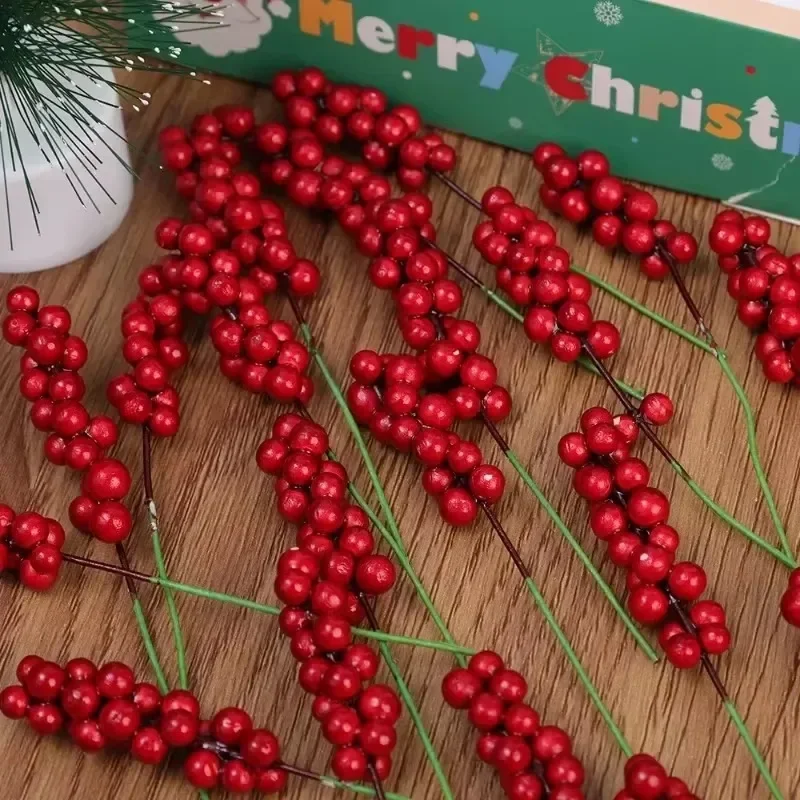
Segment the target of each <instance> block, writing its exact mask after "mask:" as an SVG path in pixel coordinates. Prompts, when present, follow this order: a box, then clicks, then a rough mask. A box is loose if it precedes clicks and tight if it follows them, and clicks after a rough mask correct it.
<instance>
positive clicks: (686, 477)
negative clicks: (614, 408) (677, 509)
mask: <svg viewBox="0 0 800 800" xmlns="http://www.w3.org/2000/svg"><path fill="white" fill-rule="evenodd" d="M583 351H584V353H586V355H587V356H588V357H589V358H590V359H591V360H592V361H593V362H594V364H595V366H596V367H597V369H598V371H599V372H600V374H601V376H602V377H603V379H604V380H605V381H606V383H607V384H608V385H609V387H610V388H611V390H612V391H613V392H614V394H615V395H616V396H617V398H618V400H619V401H620V403H622V405H623V406H624V407H625V410H626V411H627V412H628V413H629V414H631V415H632V416H634V417H635V418H636V420H637V422H639V425H640V427H641V429H642V431H643V432H644V434H645V436H646V437H647V438H648V439H649V440H650V441H651V442H652V443H653V446H654V447H655V448H656V450H658V452H659V453H661V455H662V456H663V457H664V458H665V459H666V460H667V462H668V463H669V465H670V466H671V467H672V468H673V469H674V470H675V472H676V473H677V474H678V475H679V476H680V478H681V480H683V481H684V483H686V485H687V486H688V487H689V488H690V489H691V490H692V492H694V494H695V495H697V497H699V498H700V499H701V500H702V501H703V503H705V504H706V505H707V506H708V507H709V508H710V509H711V510H712V511H713V512H714V513H715V514H716V515H717V516H718V517H719V518H720V519H722V520H724V521H725V522H727V523H728V524H729V525H730V526H731V527H732V528H735V529H736V530H737V531H739V532H740V533H741V534H742V535H743V536H745V537H746V538H747V539H749V540H750V541H751V542H753V544H757V545H758V546H759V547H760V548H762V549H763V550H766V551H767V552H768V553H769V554H770V555H771V556H772V557H773V558H776V559H777V560H778V561H780V562H781V563H783V564H785V565H786V566H787V567H789V568H794V567H795V560H794V558H792V557H791V556H787V555H786V553H784V552H782V551H781V550H779V549H778V548H777V547H774V546H773V545H771V544H770V543H769V542H768V541H766V539H763V538H762V537H761V536H759V535H758V534H757V533H755V531H752V530H751V529H750V528H748V527H747V526H746V525H743V524H742V523H741V522H739V521H738V520H737V519H736V518H735V517H733V516H731V514H729V513H728V512H727V511H725V509H724V508H722V506H720V505H718V504H717V503H716V502H715V501H714V500H712V498H711V497H710V496H709V495H708V494H706V492H705V491H704V490H703V489H702V488H701V487H700V486H699V485H698V484H697V482H696V481H695V480H694V478H692V476H691V475H690V474H689V473H688V472H687V471H686V468H685V467H684V466H683V465H682V464H681V463H680V461H678V459H677V458H675V456H673V455H672V453H671V452H670V451H669V449H668V448H667V447H666V446H665V445H664V444H663V443H662V441H661V439H659V437H658V434H656V432H655V431H654V430H653V429H652V428H651V427H650V425H649V424H648V423H647V421H646V420H644V419H643V418H642V416H641V414H639V410H638V409H637V408H636V407H635V406H634V405H633V404H632V403H631V402H630V400H629V399H628V397H627V396H626V395H625V393H624V392H622V391H620V390H619V387H618V386H617V384H616V383H615V382H614V378H613V377H612V375H611V373H610V372H609V371H608V369H606V367H605V365H604V364H603V362H602V361H601V360H600V359H599V358H597V356H595V354H594V353H593V352H592V350H591V348H590V347H587V346H586V344H585V343H584V345H583ZM762 474H763V472H762Z"/></svg>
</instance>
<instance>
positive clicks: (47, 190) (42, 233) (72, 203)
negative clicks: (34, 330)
mask: <svg viewBox="0 0 800 800" xmlns="http://www.w3.org/2000/svg"><path fill="white" fill-rule="evenodd" d="M98 71H99V72H100V73H101V74H102V75H103V77H104V78H105V77H108V79H109V80H111V79H112V78H113V76H112V73H111V70H98ZM73 77H74V79H75V82H76V83H77V84H78V86H79V87H80V89H82V90H84V91H85V92H86V93H87V94H89V95H90V96H91V97H94V98H96V100H92V101H86V100H84V101H82V102H83V103H84V104H85V105H86V107H87V108H88V109H90V110H91V112H92V113H93V114H94V115H95V116H96V117H97V118H98V119H99V120H100V122H97V123H95V129H94V130H90V131H88V132H87V130H86V126H85V125H81V124H79V123H77V122H76V121H75V120H74V119H73V118H71V117H70V116H68V115H66V114H65V113H64V112H61V111H57V112H54V113H56V114H57V115H58V120H59V121H60V123H57V124H56V127H57V125H58V124H61V125H64V126H66V127H68V128H69V130H70V131H71V132H72V134H73V136H74V139H75V140H77V141H78V142H79V144H75V143H74V142H71V141H70V139H69V138H67V137H65V139H66V141H65V142H62V143H61V147H60V149H59V157H60V159H61V160H60V163H59V160H58V158H57V157H55V155H54V152H53V148H52V146H50V145H48V144H46V141H45V140H42V139H41V137H40V141H43V144H42V146H41V147H40V146H39V145H38V144H37V143H36V141H35V140H34V137H33V136H32V134H31V133H30V132H29V131H28V130H27V128H26V127H25V125H24V123H23V122H22V120H21V119H20V118H19V114H18V112H17V111H16V109H15V108H14V107H13V104H12V107H11V114H12V118H13V119H14V123H15V130H16V133H17V137H18V139H19V144H20V147H21V149H22V161H23V163H24V164H25V170H26V172H27V179H28V181H30V184H31V188H32V191H33V195H34V197H35V198H36V203H37V204H38V207H39V213H38V214H37V215H35V216H34V212H33V209H32V208H31V201H30V198H29V195H28V188H27V186H26V184H25V173H23V171H22V169H21V166H20V159H19V157H18V156H17V153H16V149H15V150H14V151H13V156H12V149H11V147H12V145H11V142H10V141H9V137H8V132H7V130H6V129H5V127H4V126H2V125H0V148H1V149H2V155H3V156H4V159H5V166H6V176H7V181H8V201H9V203H8V207H10V220H9V215H8V213H7V211H6V209H7V205H6V197H5V192H6V188H5V185H4V181H3V175H2V166H1V165H0V272H37V271H39V270H45V269H51V268H53V267H58V266H61V265H63V264H68V263H69V262H70V261H74V260H75V259H76V258H81V257H82V256H85V255H86V254H87V253H90V252H91V251H92V250H94V249H95V248H96V247H98V246H99V245H101V244H102V243H103V242H105V241H106V239H108V237H109V236H111V234H112V233H114V231H116V229H117V228H118V227H119V225H120V223H121V222H122V220H123V218H124V217H125V214H126V213H127V211H128V208H129V207H130V203H131V200H132V198H133V176H132V174H131V173H130V172H129V170H128V169H126V166H127V165H129V164H130V154H129V151H128V144H127V142H126V141H125V128H124V125H123V120H122V111H121V109H120V108H118V103H119V100H118V98H117V95H116V93H115V92H114V91H113V90H112V89H110V88H109V87H108V86H106V85H105V84H100V85H99V86H97V85H95V84H94V83H92V82H90V81H88V80H87V79H86V78H85V77H82V76H78V75H74V76H73ZM4 80H5V79H4V77H3V74H2V73H0V83H2V82H3V81H4ZM5 96H6V97H8V96H9V93H8V92H6V93H5ZM51 107H52V106H51ZM47 129H48V131H49V132H50V133H51V135H52V131H53V126H52V124H51V125H50V126H47ZM70 148H71V149H70ZM14 162H15V163H14ZM14 167H15V168H14ZM9 221H10V225H11V236H9ZM37 222H38V226H39V231H37V228H36V225H37Z"/></svg>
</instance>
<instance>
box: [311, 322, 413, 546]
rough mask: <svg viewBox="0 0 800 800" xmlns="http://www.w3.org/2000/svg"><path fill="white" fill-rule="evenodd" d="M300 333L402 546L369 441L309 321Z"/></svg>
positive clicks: (395, 540)
mask: <svg viewBox="0 0 800 800" xmlns="http://www.w3.org/2000/svg"><path fill="white" fill-rule="evenodd" d="M300 333H301V335H302V336H303V338H304V339H305V341H306V346H307V347H308V349H309V351H310V352H311V355H312V357H313V359H314V361H315V363H316V364H317V366H318V367H319V370H320V372H321V373H322V376H323V378H324V379H325V383H326V384H327V385H328V388H329V389H330V391H331V393H332V394H333V396H334V398H335V400H336V405H338V406H339V410H340V411H341V412H342V415H343V416H344V419H345V422H346V423H347V427H348V428H349V429H350V433H351V434H352V435H353V439H354V440H355V443H356V447H358V451H359V453H360V454H361V460H362V461H363V462H364V467H365V468H366V470H367V472H368V473H369V479H370V482H371V483H372V487H373V489H374V490H375V494H376V495H377V497H378V505H380V507H381V511H383V514H384V517H385V519H386V524H387V525H388V527H389V535H390V538H391V540H393V541H394V543H395V544H396V545H397V547H398V548H399V547H401V545H400V529H399V527H398V525H397V520H396V519H395V517H394V514H393V513H392V509H391V507H390V506H389V500H388V499H387V498H386V492H385V491H384V490H383V484H382V483H381V479H380V477H379V476H378V470H377V469H376V468H375V462H374V461H373V460H372V456H370V454H369V450H368V449H367V443H366V442H365V441H364V437H363V436H362V435H361V429H360V428H359V427H358V423H357V422H356V420H355V417H354V416H353V414H352V412H351V411H350V407H349V406H348V405H347V400H346V399H345V396H344V394H343V393H342V390H341V388H340V387H339V384H338V383H337V382H336V379H335V378H334V377H333V374H332V373H331V371H330V370H329V369H328V365H327V364H326V363H325V359H324V358H323V357H322V354H321V353H320V352H319V350H318V349H317V347H316V344H315V343H314V336H313V334H312V333H311V329H310V328H309V327H308V324H307V323H305V322H303V323H301V324H300Z"/></svg>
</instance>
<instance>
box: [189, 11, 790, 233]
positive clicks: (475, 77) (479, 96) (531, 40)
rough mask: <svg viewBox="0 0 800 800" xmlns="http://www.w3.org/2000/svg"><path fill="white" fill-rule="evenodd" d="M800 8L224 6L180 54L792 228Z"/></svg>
mask: <svg viewBox="0 0 800 800" xmlns="http://www.w3.org/2000/svg"><path fill="white" fill-rule="evenodd" d="M197 2H198V5H200V4H201V2H204V0H197ZM675 6H681V7H682V8H676V7H675ZM798 6H800V2H798V0H737V2H736V3H733V4H731V3H728V2H724V0H691V1H690V0H660V1H659V2H645V0H560V2H557V3H550V2H547V3H546V2H534V3H532V2H530V0H504V2H502V3H500V2H497V0H448V2H431V0H404V2H397V1H396V0H224V3H223V4H222V6H221V8H222V14H223V15H224V23H225V24H224V26H223V27H215V26H198V28H197V29H196V30H194V31H192V32H187V33H185V34H182V35H181V39H182V41H177V40H176V45H178V46H179V47H180V48H181V52H180V55H179V57H180V58H181V59H183V60H184V61H187V62H189V63H191V64H194V65H196V66H197V67H198V68H200V69H203V70H207V71H213V72H219V73H224V74H228V75H235V76H239V77H242V78H246V79H248V80H252V81H255V82H258V83H267V82H268V81H269V80H270V77H271V76H272V74H273V73H274V72H275V71H276V70H279V69H285V68H295V67H300V66H305V65H310V64H314V65H318V66H320V67H321V68H322V69H324V70H325V71H326V72H328V73H329V74H330V75H331V77H333V78H335V79H337V80H345V81H352V82H358V83H368V84H373V85H376V86H378V87H380V88H381V89H383V90H385V91H386V92H387V93H388V94H389V96H390V97H391V99H392V100H393V101H394V102H398V103H399V102H408V103H413V104H414V105H416V106H417V107H418V108H419V109H420V111H421V112H422V115H423V117H424V119H425V120H426V121H428V122H429V123H431V124H432V125H436V126H440V127H443V128H448V129H451V130H456V131H460V132H463V133H466V134H468V135H470V136H474V137H476V138H479V139H486V140H488V141H492V142H497V143H499V144H502V145H506V146H508V147H512V148H517V149H520V150H531V149H532V148H533V147H534V146H535V145H536V144H537V143H538V142H540V141H542V140H543V139H549V140H554V141H557V142H559V143H560V144H562V145H563V146H564V147H566V148H567V149H568V150H569V151H577V150H580V149H584V148H587V147H595V148H598V149H600V150H602V151H604V152H605V153H607V154H608V155H609V157H610V158H611V161H612V164H613V167H614V169H615V171H616V172H618V173H619V174H622V175H625V176H627V177H629V178H632V179H637V180H641V181H644V182H647V183H653V184H657V185H662V186H667V187H670V188H673V189H678V190H681V191H685V192H690V193H694V194H700V195H706V196H709V197H713V198H717V199H720V200H723V201H725V202H727V203H730V204H735V205H741V206H744V207H749V208H754V209H759V210H762V211H765V212H768V213H771V214H774V215H780V216H784V217H789V218H793V219H797V218H800V159H798V155H800V90H799V89H800V72H798V69H797V63H798V60H799V58H800V40H798V38H795V36H800V8H798ZM690 8H691V9H692V10H691V11H690V10H687V9H690ZM763 28H766V29H763ZM777 30H781V31H783V32H784V33H786V32H787V31H788V32H790V33H791V34H793V35H781V34H778V33H776V32H775V31H777Z"/></svg>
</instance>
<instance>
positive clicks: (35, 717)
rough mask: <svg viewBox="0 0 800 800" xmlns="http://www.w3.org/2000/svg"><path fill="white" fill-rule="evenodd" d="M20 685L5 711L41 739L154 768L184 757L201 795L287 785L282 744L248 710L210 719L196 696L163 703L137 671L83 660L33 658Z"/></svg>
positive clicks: (6, 696) (173, 695) (4, 697)
mask: <svg viewBox="0 0 800 800" xmlns="http://www.w3.org/2000/svg"><path fill="white" fill-rule="evenodd" d="M17 680H18V681H19V684H17V685H14V686H9V687H7V688H5V689H4V690H3V691H2V693H0V712H2V713H3V714H4V715H5V716H6V717H8V718H10V719H27V721H28V724H29V725H30V726H31V728H33V730H34V731H35V732H36V733H38V734H39V735H40V736H53V735H55V734H57V733H60V732H61V731H66V733H67V735H68V736H69V737H70V739H71V740H72V741H73V742H74V743H75V744H76V745H77V746H78V747H79V748H80V749H81V750H83V751H84V752H86V753H96V752H99V751H100V750H105V749H114V750H117V751H120V750H122V751H125V752H128V753H130V755H131V757H133V758H134V759H136V760H137V761H140V762H142V763H143V764H151V765H155V764H161V763H162V762H164V761H165V760H166V759H167V757H168V756H169V755H170V754H171V753H173V752H176V751H177V752H179V753H180V754H181V757H182V759H183V771H184V775H185V777H186V779H187V780H188V781H189V783H191V784H192V786H195V787H197V788H198V789H215V788H217V787H222V788H223V789H225V790H226V791H229V792H234V793H245V792H251V791H253V790H257V791H260V792H264V793H266V794H275V793H277V792H279V791H281V790H282V789H283V788H284V787H285V785H286V778H287V775H286V772H285V771H284V770H282V769H281V768H280V746H279V744H278V740H277V739H276V738H275V736H274V735H273V734H272V733H270V732H269V731H267V730H264V729H259V728H255V727H254V726H253V721H252V720H251V718H250V716H249V714H248V713H247V712H246V711H244V710H243V709H241V708H224V709H222V710H221V711H219V712H218V713H217V714H215V715H214V716H213V717H212V718H211V719H209V720H204V719H202V717H201V715H200V703H199V702H198V700H197V698H196V697H195V696H194V695H193V694H192V693H191V692H188V691H184V690H175V691H172V692H169V693H168V694H166V695H164V696H162V695H161V693H160V692H159V691H158V689H157V688H156V687H155V686H153V685H152V684H150V683H136V678H135V676H134V674H133V670H131V669H130V667H128V666H126V665H125V664H121V663H119V662H111V663H108V664H104V665H102V666H100V667H97V666H95V664H93V663H92V662H91V661H89V660H88V659H85V658H75V659H72V660H71V661H68V662H67V663H66V664H65V665H64V666H63V667H61V666H59V665H58V664H55V663H53V662H51V661H45V660H44V659H42V658H40V657H39V656H26V657H25V658H23V659H22V661H20V663H19V665H18V666H17Z"/></svg>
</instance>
